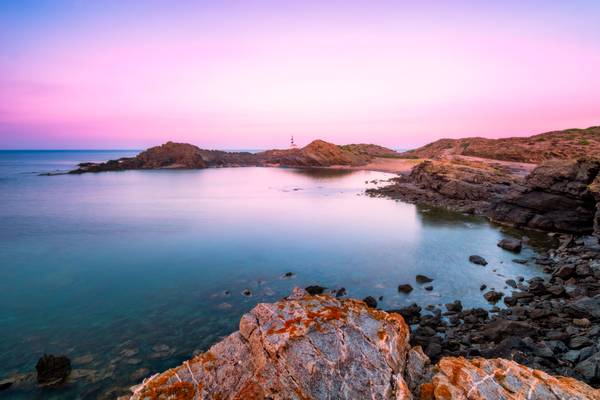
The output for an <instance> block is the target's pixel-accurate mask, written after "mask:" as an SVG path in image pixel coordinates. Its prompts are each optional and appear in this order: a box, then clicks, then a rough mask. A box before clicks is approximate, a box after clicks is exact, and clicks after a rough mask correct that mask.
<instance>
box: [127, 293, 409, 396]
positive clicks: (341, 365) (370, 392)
mask: <svg viewBox="0 0 600 400" xmlns="http://www.w3.org/2000/svg"><path fill="white" fill-rule="evenodd" d="M408 336H409V329H408V326H407V325H406V323H405V322H404V320H403V319H402V317H401V316H400V315H398V314H388V313H385V312H383V311H378V310H375V309H372V308H369V307H367V306H366V305H365V304H364V303H363V302H360V301H357V300H339V299H335V298H332V297H330V296H311V295H308V294H307V293H306V292H305V291H303V290H301V289H296V290H295V291H294V293H293V295H292V296H290V297H288V298H287V299H284V300H282V301H279V302H277V303H273V304H258V305H257V306H256V307H255V308H254V309H253V310H252V311H250V312H249V313H248V314H245V315H244V316H243V317H242V319H241V321H240V330H239V331H238V332H235V333H233V334H232V335H230V336H228V337H227V338H225V339H224V340H223V341H221V342H220V343H217V344H216V345H214V346H213V347H212V348H210V349H209V350H208V351H207V352H206V353H203V354H201V355H199V356H197V357H195V358H193V359H191V360H189V361H186V362H185V363H183V364H182V365H181V366H179V367H176V368H173V369H171V370H168V371H167V372H164V373H162V374H158V375H154V376H152V377H150V378H149V379H147V380H146V381H144V383H143V384H142V385H140V386H138V387H136V388H135V389H134V395H133V399H144V398H159V397H160V396H161V395H164V396H168V395H169V394H173V395H175V394H177V393H179V394H181V395H184V396H189V398H194V396H197V397H195V398H202V399H208V398H223V399H250V398H252V399H265V398H272V399H307V398H310V399H326V398H331V396H332V395H333V394H335V395H336V396H339V398H347V399H364V398H369V399H405V398H409V397H408V396H410V392H409V390H408V387H407V385H406V383H405V381H404V378H403V373H404V370H405V362H406V356H407V352H408V350H409V348H410V347H409V344H408ZM165 398H166V397H165ZM185 398H188V397H185Z"/></svg>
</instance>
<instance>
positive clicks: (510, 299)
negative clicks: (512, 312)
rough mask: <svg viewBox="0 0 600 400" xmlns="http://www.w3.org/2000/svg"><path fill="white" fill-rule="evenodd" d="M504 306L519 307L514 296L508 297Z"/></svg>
mask: <svg viewBox="0 0 600 400" xmlns="http://www.w3.org/2000/svg"><path fill="white" fill-rule="evenodd" d="M504 304H506V305H507V306H509V307H514V306H516V305H517V299H516V298H514V297H512V296H506V297H505V298H504Z"/></svg>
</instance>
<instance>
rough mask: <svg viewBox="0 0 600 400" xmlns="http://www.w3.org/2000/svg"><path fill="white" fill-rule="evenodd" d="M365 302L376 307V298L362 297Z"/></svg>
mask: <svg viewBox="0 0 600 400" xmlns="http://www.w3.org/2000/svg"><path fill="white" fill-rule="evenodd" d="M363 301H364V302H365V304H366V305H367V306H369V307H371V308H377V300H375V298H374V297H371V296H367V297H365V298H364V299H363Z"/></svg>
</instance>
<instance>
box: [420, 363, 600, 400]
mask: <svg viewBox="0 0 600 400" xmlns="http://www.w3.org/2000/svg"><path fill="white" fill-rule="evenodd" d="M435 371H436V373H435V375H434V376H433V379H432V380H431V383H425V384H424V385H422V386H421V400H434V399H436V400H446V399H453V400H462V399H464V400H466V399H515V400H516V399H522V400H526V399H544V400H563V399H571V400H592V399H600V391H599V390H596V389H592V388H591V387H589V386H588V385H586V384H584V383H581V382H579V381H577V380H575V379H573V378H563V377H558V378H555V377H553V376H550V375H548V374H546V373H544V372H542V371H538V370H533V369H530V368H527V367H525V366H523V365H520V364H517V363H516V362H514V361H508V360H503V359H500V358H496V359H492V360H486V359H483V358H474V359H471V360H466V359H464V358H455V357H448V358H443V359H442V360H441V361H440V362H439V363H438V364H437V366H436V368H435Z"/></svg>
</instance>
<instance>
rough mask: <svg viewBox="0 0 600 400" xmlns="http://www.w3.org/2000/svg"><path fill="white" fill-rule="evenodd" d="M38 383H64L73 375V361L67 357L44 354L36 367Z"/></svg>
mask: <svg viewBox="0 0 600 400" xmlns="http://www.w3.org/2000/svg"><path fill="white" fill-rule="evenodd" d="M35 370H36V371H37V381H38V382H39V383H41V384H43V385H54V384H59V383H62V382H64V380H65V379H67V377H68V376H69V374H70V373H71V361H70V360H69V359H68V358H67V357H65V356H58V357H56V356H53V355H51V354H44V355H43V356H42V357H40V359H39V360H38V362H37V364H36V365H35Z"/></svg>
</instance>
